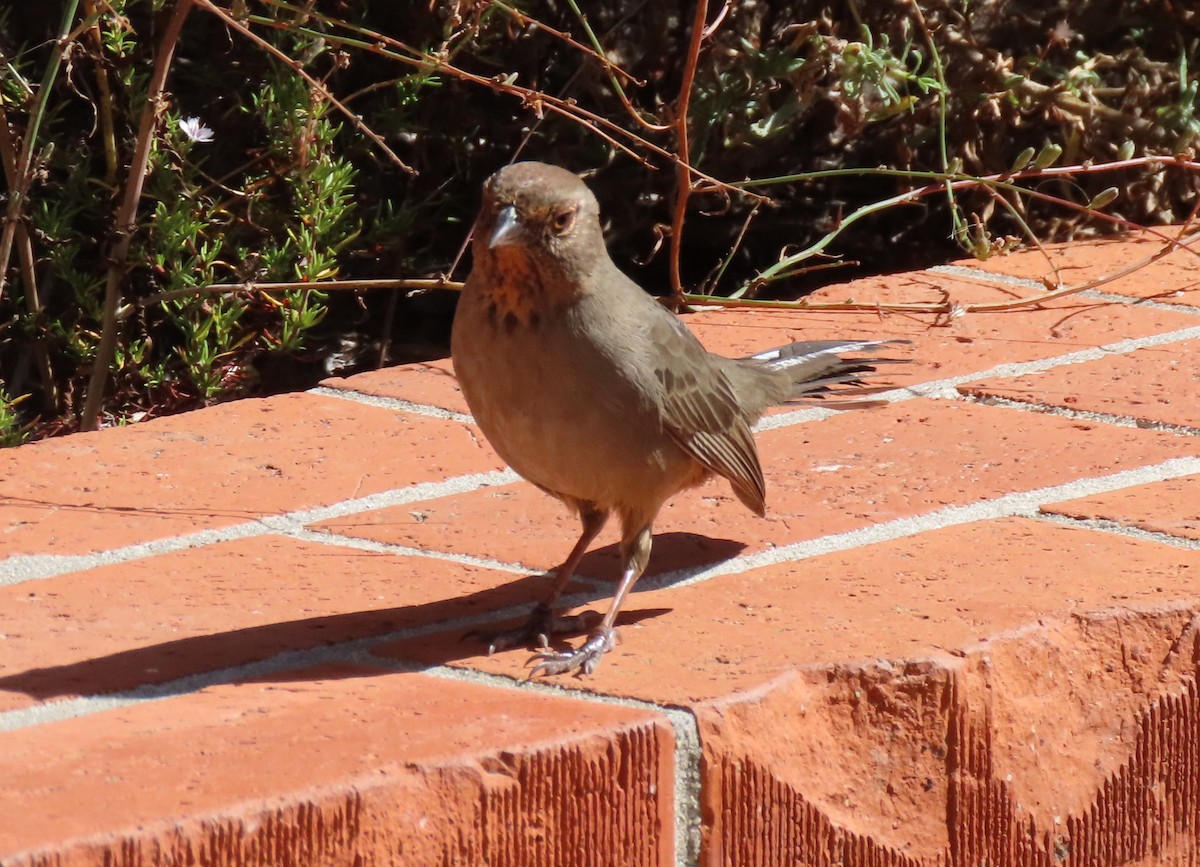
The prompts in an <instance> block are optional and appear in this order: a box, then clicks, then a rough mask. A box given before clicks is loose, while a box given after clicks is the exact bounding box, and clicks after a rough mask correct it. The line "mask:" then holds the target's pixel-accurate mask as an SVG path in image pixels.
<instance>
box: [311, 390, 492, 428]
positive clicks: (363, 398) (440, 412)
mask: <svg viewBox="0 0 1200 867" xmlns="http://www.w3.org/2000/svg"><path fill="white" fill-rule="evenodd" d="M307 394H315V395H317V396H319V397H332V398H336V399H337V400H348V401H351V402H352V403H361V404H365V405H366V406H374V407H379V408H381V409H391V410H396V411H398V412H407V413H411V414H413V415H423V416H426V417H428V418H440V419H443V420H444V421H456V422H460V423H461V424H474V423H475V419H473V418H471V416H469V415H467V414H466V413H465V412H457V411H455V410H452V409H443V408H442V407H440V406H433V405H432V404H427V403H414V402H413V401H411V400H404V399H403V398H399V397H380V396H379V395H376V394H367V393H366V392H363V391H356V390H355V389H353V388H331V387H329V386H326V385H319V386H317V387H316V388H310V389H309V390H308V392H307Z"/></svg>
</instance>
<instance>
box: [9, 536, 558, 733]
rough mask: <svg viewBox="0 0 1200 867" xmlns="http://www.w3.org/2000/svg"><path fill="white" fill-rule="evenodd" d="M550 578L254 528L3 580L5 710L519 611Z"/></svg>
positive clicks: (161, 681) (123, 688) (125, 688)
mask: <svg viewBox="0 0 1200 867" xmlns="http://www.w3.org/2000/svg"><path fill="white" fill-rule="evenodd" d="M541 586H542V584H541V580H540V579H537V578H527V577H525V576H520V575H514V574H512V573H507V572H496V571H493V570H490V569H480V568H475V567H471V566H464V565H461V564H458V563H449V562H446V561H442V560H434V559H429V558H424V557H407V556H393V555H390V554H378V553H372V552H369V551H357V550H353V549H349V548H342V547H337V546H333V545H320V544H313V543H308V542H297V541H295V540H292V539H288V538H284V537H280V536H259V537H255V538H250V539H244V540H239V541H234V542H227V543H223V544H219V545H211V546H207V547H205V548H200V549H191V550H186V551H179V552H175V553H172V554H165V555H162V556H158V557H152V558H147V559H143V560H134V561H131V562H128V563H122V564H117V565H113V566H106V567H102V568H98V569H93V570H90V571H86V572H77V573H72V574H68V575H61V576H59V577H56V578H50V579H45V580H40V581H30V582H26V583H24V584H19V585H14V586H9V587H0V623H3V626H2V627H0V629H2V631H3V633H4V634H3V638H0V710H7V709H10V708H14V707H21V706H25V705H28V704H31V703H33V702H36V701H48V700H54V699H58V698H63V697H69V696H75V695H81V694H83V695H94V694H99V693H106V692H113V691H117V690H127V689H132V688H134V687H137V686H141V685H145V684H153V683H163V682H165V681H169V680H173V679H175V678H179V677H183V676H185V675H190V674H196V673H199V672H206V671H213V670H216V669H221V668H225V667H227V666H234V665H242V664H245V663H248V662H254V661H258V660H262V659H267V658H269V657H271V656H273V655H274V654H277V653H281V652H283V651H289V650H305V649H308V648H319V647H323V646H326V645H330V644H334V643H337V642H342V641H347V640H351V639H361V638H369V637H371V636H375V635H382V634H386V633H388V632H391V631H393V630H396V629H402V628H405V627H413V626H422V625H430V624H436V623H438V622H441V621H445V620H448V619H452V618H459V617H469V616H472V615H478V614H481V613H486V612H488V611H493V610H495V609H497V608H504V607H506V606H510V605H523V604H524V603H525V602H526V601H527V600H528V599H530V598H532V597H533V596H535V595H536V594H537V593H538V592H539V590H540V588H541Z"/></svg>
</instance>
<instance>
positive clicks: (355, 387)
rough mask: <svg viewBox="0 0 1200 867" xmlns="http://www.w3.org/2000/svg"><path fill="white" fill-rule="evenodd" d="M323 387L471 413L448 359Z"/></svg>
mask: <svg viewBox="0 0 1200 867" xmlns="http://www.w3.org/2000/svg"><path fill="white" fill-rule="evenodd" d="M321 385H324V386H326V387H328V388H343V389H348V390H350V391H357V392H361V393H363V394H369V395H373V396H375V397H394V398H399V399H401V400H407V401H410V402H412V403H418V404H424V405H425V406H434V407H438V408H440V409H447V410H450V411H452V412H468V411H469V410H468V409H467V402H466V401H465V400H464V399H463V396H462V391H461V390H460V389H459V387H458V381H457V380H456V379H455V378H454V367H453V365H452V364H451V363H450V359H448V358H443V359H441V360H439V361H427V362H422V363H420V364H403V365H398V366H396V367H388V368H385V369H383V370H375V371H371V372H370V373H359V374H356V375H354V376H349V377H332V378H330V379H327V380H325V381H324V382H322V383H321Z"/></svg>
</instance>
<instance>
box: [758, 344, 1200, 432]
mask: <svg viewBox="0 0 1200 867" xmlns="http://www.w3.org/2000/svg"><path fill="white" fill-rule="evenodd" d="M1196 338H1200V325H1194V326H1191V327H1189V328H1182V329H1179V330H1177V331H1167V332H1161V333H1158V334H1150V335H1147V336H1145V337H1129V338H1125V339H1123V340H1118V341H1116V342H1114V343H1107V344H1104V345H1103V346H1093V347H1089V348H1087V349H1080V350H1076V351H1075V352H1068V353H1065V354H1063V355H1054V356H1051V357H1049V358H1042V359H1038V360H1036V361H1014V362H1006V363H1004V364H998V365H996V366H995V367H992V368H989V369H988V370H984V371H975V372H972V373H963V374H960V375H958V376H949V377H945V378H943V379H937V380H932V381H930V382H922V383H917V384H915V385H909V386H904V387H901V388H895V389H892V390H891V391H885V392H882V393H880V394H877V395H873V396H872V399H873V400H884V401H887V402H889V403H899V402H901V401H905V400H910V399H912V398H914V397H941V398H949V399H954V400H957V399H961V395H960V394H959V392H958V386H960V385H966V384H967V383H970V382H976V381H978V380H983V379H1014V378H1016V377H1019V376H1028V375H1029V374H1035V373H1045V372H1047V371H1050V370H1054V369H1055V368H1058V367H1065V366H1067V365H1071V364H1082V363H1084V362H1088V361H1099V360H1101V359H1103V358H1108V357H1110V356H1113V355H1125V354H1128V353H1130V352H1133V351H1135V350H1138V349H1146V348H1149V347H1154V346H1165V345H1168V344H1171V343H1178V342H1181V341H1184V340H1193V339H1196ZM836 413H837V410H830V409H821V408H820V407H813V408H805V409H800V410H796V411H794V412H784V413H779V414H778V415H771V416H767V417H766V418H764V419H763V420H762V421H760V422H759V423H758V425H757V426H756V427H755V430H758V431H767V430H775V429H776V428H781V427H789V426H791V425H793V424H798V423H801V422H805V421H812V420H814V419H818V418H828V417H829V416H831V415H834V414H836Z"/></svg>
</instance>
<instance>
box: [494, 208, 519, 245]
mask: <svg viewBox="0 0 1200 867" xmlns="http://www.w3.org/2000/svg"><path fill="white" fill-rule="evenodd" d="M520 234H521V220H520V218H519V217H518V216H517V209H516V207H515V206H513V205H505V206H504V207H503V208H501V209H500V213H498V214H497V215H496V222H495V223H494V224H493V225H492V236H491V237H490V238H488V249H489V250H494V249H496V248H497V247H504V246H507V245H509V244H514V243H516V241H517V238H518V236H519V235H520Z"/></svg>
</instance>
